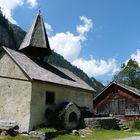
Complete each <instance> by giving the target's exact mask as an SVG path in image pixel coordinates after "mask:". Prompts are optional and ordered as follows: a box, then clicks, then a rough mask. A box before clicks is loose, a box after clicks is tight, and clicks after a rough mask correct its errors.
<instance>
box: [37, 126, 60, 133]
mask: <svg viewBox="0 0 140 140" xmlns="http://www.w3.org/2000/svg"><path fill="white" fill-rule="evenodd" d="M36 131H41V132H56V131H57V129H55V128H53V127H48V128H37V129H36Z"/></svg>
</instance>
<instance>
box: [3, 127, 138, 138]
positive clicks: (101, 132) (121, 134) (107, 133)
mask: <svg viewBox="0 0 140 140" xmlns="http://www.w3.org/2000/svg"><path fill="white" fill-rule="evenodd" d="M41 131H45V132H48V131H50V132H52V131H55V129H53V128H44V129H43V128H42V129H41ZM131 136H136V134H134V132H125V131H122V130H105V129H92V134H91V135H90V136H87V137H84V138H82V137H80V136H75V135H72V134H65V135H59V136H57V137H55V138H53V139H52V140H113V139H117V138H126V137H131ZM0 140H37V139H33V138H28V137H23V136H20V135H18V136H16V137H10V136H6V137H2V136H1V137H0Z"/></svg>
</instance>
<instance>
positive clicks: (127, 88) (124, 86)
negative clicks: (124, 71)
mask: <svg viewBox="0 0 140 140" xmlns="http://www.w3.org/2000/svg"><path fill="white" fill-rule="evenodd" d="M112 85H117V86H119V87H122V88H123V89H126V90H128V91H130V92H132V93H134V94H136V95H138V96H140V90H138V89H136V88H134V87H130V86H127V85H125V84H120V83H116V82H112V83H110V84H109V85H108V86H107V87H106V88H105V89H104V90H103V91H102V92H101V93H99V94H98V95H97V96H96V97H95V98H94V100H96V99H98V98H99V97H100V96H101V95H102V94H103V93H104V92H105V91H106V90H107V89H108V88H109V87H111V86H112Z"/></svg>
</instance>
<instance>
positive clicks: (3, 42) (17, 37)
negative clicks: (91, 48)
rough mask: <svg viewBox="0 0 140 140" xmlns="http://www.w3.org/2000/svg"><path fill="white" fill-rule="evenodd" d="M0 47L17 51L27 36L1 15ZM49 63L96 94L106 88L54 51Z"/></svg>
mask: <svg viewBox="0 0 140 140" xmlns="http://www.w3.org/2000/svg"><path fill="white" fill-rule="evenodd" d="M0 28H1V30H0V46H6V47H9V48H12V49H15V50H17V49H18V48H19V46H20V44H21V42H22V40H23V38H24V36H25V34H26V32H25V31H23V30H22V29H21V28H20V27H18V26H17V25H13V24H11V23H10V22H9V21H8V20H7V19H6V18H5V17H4V16H3V15H2V13H0ZM48 61H49V63H51V64H54V65H56V66H61V67H64V68H66V69H68V70H70V71H72V72H73V73H74V74H76V75H77V76H78V77H80V78H81V79H83V80H84V81H85V82H86V83H87V84H89V85H90V86H91V87H93V88H94V89H95V90H96V93H99V92H100V91H101V90H103V88H104V86H103V85H102V84H101V83H100V82H99V81H97V80H96V79H95V78H94V77H92V78H89V77H88V76H87V74H86V73H84V72H83V71H82V70H81V69H79V68H77V67H75V66H73V65H72V64H71V63H70V62H68V61H67V60H65V59H64V58H63V57H62V56H61V55H59V54H57V53H56V52H54V51H53V53H52V55H51V56H49V59H48Z"/></svg>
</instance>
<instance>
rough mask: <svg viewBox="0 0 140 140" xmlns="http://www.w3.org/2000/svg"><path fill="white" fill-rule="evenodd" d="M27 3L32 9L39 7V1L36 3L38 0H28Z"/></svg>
mask: <svg viewBox="0 0 140 140" xmlns="http://www.w3.org/2000/svg"><path fill="white" fill-rule="evenodd" d="M27 3H29V5H30V6H31V7H35V6H37V1H36V0H27Z"/></svg>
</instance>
